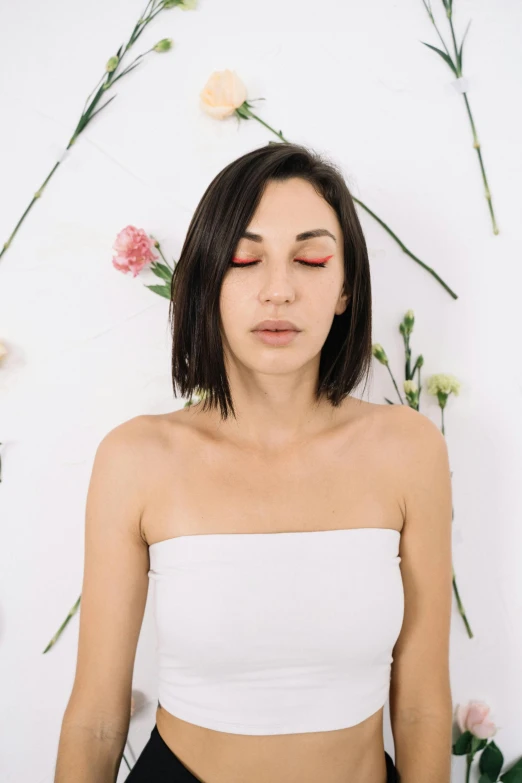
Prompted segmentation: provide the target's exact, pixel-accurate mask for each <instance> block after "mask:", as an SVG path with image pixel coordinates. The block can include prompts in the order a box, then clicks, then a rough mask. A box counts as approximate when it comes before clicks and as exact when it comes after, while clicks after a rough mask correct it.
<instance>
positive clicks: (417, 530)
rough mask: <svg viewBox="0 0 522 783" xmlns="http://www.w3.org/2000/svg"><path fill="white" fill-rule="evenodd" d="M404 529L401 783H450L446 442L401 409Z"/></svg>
mask: <svg viewBox="0 0 522 783" xmlns="http://www.w3.org/2000/svg"><path fill="white" fill-rule="evenodd" d="M394 415H395V416H396V418H395V422H396V424H397V426H398V431H397V434H398V438H399V441H400V444H401V448H402V449H403V450H404V451H403V452H402V454H401V459H400V463H401V471H402V477H403V481H402V487H403V498H402V499H403V511H404V526H403V530H402V535H401V543H400V552H399V554H400V556H401V563H400V568H401V575H402V581H403V586H404V606H405V609H404V620H403V625H402V628H401V633H400V635H399V638H398V640H397V642H396V644H395V647H394V649H393V664H392V674H391V683H390V721H391V725H392V733H393V739H394V745H395V766H396V767H397V770H398V772H399V775H400V780H401V783H419V781H422V783H450V774H451V749H452V722H453V720H452V719H453V706H452V696H451V688H450V674H449V636H450V622H451V607H452V579H453V567H452V490H451V475H450V468H449V458H448V450H447V446H446V439H445V437H444V435H443V434H442V433H441V431H440V430H439V429H438V427H437V426H436V425H435V424H434V423H433V422H432V421H431V419H429V418H428V417H427V416H425V415H424V414H422V413H420V412H418V411H415V410H414V409H412V408H409V407H407V406H397V411H396V414H394Z"/></svg>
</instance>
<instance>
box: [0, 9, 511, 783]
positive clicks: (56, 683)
mask: <svg viewBox="0 0 522 783" xmlns="http://www.w3.org/2000/svg"><path fill="white" fill-rule="evenodd" d="M1 5H2V9H1V10H2V25H1V26H0V52H1V54H0V107H1V108H0V111H1V114H2V122H1V126H0V127H1V131H0V245H2V244H3V243H4V241H5V240H6V239H7V237H8V236H9V234H10V233H11V231H12V229H13V228H14V226H15V224H16V222H17V221H18V219H19V217H20V216H21V214H22V212H23V211H24V209H25V208H26V206H27V204H28V203H29V201H30V199H31V197H32V194H33V193H34V192H35V191H36V189H37V188H38V187H39V186H40V184H41V183H42V181H43V179H44V178H45V176H46V175H47V174H48V172H49V171H50V169H51V168H52V166H53V165H54V163H55V161H56V159H57V157H58V156H59V154H60V152H61V150H63V148H64V147H65V145H66V143H67V141H68V139H69V138H70V136H71V134H72V131H73V129H74V127H75V125H76V122H77V120H78V118H79V115H80V113H81V110H82V107H83V105H84V102H85V99H86V98H87V95H88V94H89V93H90V92H91V90H92V89H93V88H94V86H95V85H96V83H97V81H98V80H99V78H100V77H101V75H102V73H103V69H104V67H105V63H106V61H107V60H108V58H109V57H110V56H111V55H112V54H113V53H115V52H116V50H117V49H118V47H119V46H120V44H121V43H123V42H124V41H125V40H127V38H128V35H129V34H130V32H131V30H132V28H133V26H134V24H135V22H136V21H137V19H138V17H139V15H140V13H141V12H142V11H143V10H144V7H145V5H146V3H145V0H127V2H125V3H121V2H117V1H116V0H104V1H103V2H102V0H91V2H90V3H70V2H67V1H66V0H48V2H46V3H44V4H42V3H39V2H36V0H26V1H25V2H23V3H8V2H7V0H3V3H1ZM432 6H433V9H434V11H435V13H436V14H437V15H438V19H439V22H440V26H441V30H442V31H443V34H444V35H445V37H446V38H447V39H448V34H449V28H448V25H447V23H446V20H445V19H444V16H443V13H442V3H441V2H439V0H433V2H432ZM454 6H455V8H454V21H455V26H456V29H457V32H458V34H459V37H461V36H462V33H463V32H464V29H465V27H466V24H467V22H468V20H469V19H470V18H472V19H473V21H472V24H471V27H470V30H469V32H468V37H467V40H466V44H465V54H464V71H465V74H466V75H467V77H468V79H469V84H470V86H469V93H468V96H469V100H470V103H471V107H472V111H473V113H474V118H475V121H476V125H477V130H478V135H479V139H480V141H481V144H482V152H483V156H484V162H485V166H486V172H487V175H488V177H489V183H490V188H491V192H492V195H493V204H494V208H495V211H496V216H497V221H498V225H499V228H500V234H499V235H498V236H494V235H493V233H492V229H491V221H490V217H489V213H488V210H487V203H486V200H485V198H484V195H483V187H482V180H481V177H480V171H479V166H478V160H477V155H476V152H475V150H474V149H473V148H472V139H471V131H470V125H469V121H468V118H467V115H466V112H465V106H464V101H463V99H462V97H461V96H460V95H459V94H458V93H457V92H456V91H455V90H454V88H453V86H452V85H451V81H452V79H453V77H452V74H451V72H450V70H449V68H448V67H447V66H446V65H445V64H444V63H443V62H442V60H441V58H440V57H439V56H438V55H437V54H435V53H434V52H432V51H431V50H429V49H428V48H427V47H426V46H423V45H422V43H420V41H426V42H428V43H431V44H433V45H435V46H436V45H438V39H437V37H436V33H435V31H434V29H433V26H432V25H431V23H430V21H429V18H428V16H427V14H426V11H425V9H424V6H423V4H422V0H397V1H396V2H390V0H373V2H372V3H361V2H356V0H349V1H348V2H340V0H339V1H338V2H335V1H334V0H323V2H321V3H318V2H310V0H283V2H281V0H277V1H276V0H264V2H263V3H254V2H251V1H250V2H243V1H242V0H219V2H218V1H216V2H210V0H199V7H198V9H197V10H196V11H186V12H182V11H180V10H177V9H174V10H171V11H168V12H167V11H165V12H163V13H161V14H160V15H159V16H158V18H157V19H156V20H155V22H154V23H153V24H152V25H150V26H149V27H148V28H147V30H146V32H145V33H144V34H143V35H142V37H141V38H140V39H139V42H138V44H137V45H136V46H135V48H134V50H133V54H132V58H133V57H134V56H135V55H136V54H137V53H139V52H141V51H144V50H145V49H147V48H149V47H150V46H152V45H154V44H155V43H156V42H157V41H158V40H159V39H161V38H164V37H172V38H173V39H174V42H175V45H174V49H173V50H172V51H171V52H170V53H168V54H163V55H151V56H150V57H149V58H147V59H146V61H145V63H144V64H143V65H142V66H141V67H140V68H138V69H136V70H135V71H134V72H133V73H131V74H130V75H129V76H126V77H125V78H122V79H121V80H120V81H119V82H118V83H117V85H116V87H115V90H114V92H113V91H111V93H110V95H112V94H114V93H117V94H118V97H117V98H116V99H115V100H114V101H113V102H112V103H111V105H110V106H109V108H108V109H105V110H104V111H103V112H101V113H100V115H99V116H98V117H97V118H96V119H95V120H94V121H93V122H92V124H90V125H89V126H88V129H87V130H86V131H85V132H84V133H83V135H82V137H80V139H79V140H78V142H77V144H76V145H75V148H74V149H73V150H72V152H71V154H70V155H69V156H68V157H67V158H66V160H65V161H64V163H63V164H62V165H61V167H60V169H59V170H58V172H57V173H56V174H55V176H54V177H53V179H52V181H51V183H50V185H49V186H48V188H47V189H46V191H45V193H44V195H43V197H42V198H41V199H40V201H39V202H38V203H37V204H36V205H35V206H34V207H33V209H32V211H31V212H30V214H29V217H28V218H27V219H26V220H25V222H24V224H23V226H22V228H21V230H20V232H19V234H18V235H17V237H16V238H15V240H14V242H13V245H12V247H11V248H10V249H9V250H8V252H7V253H6V254H5V255H4V257H3V258H1V259H0V339H1V340H3V341H4V342H5V343H6V345H7V347H8V349H9V356H8V357H7V358H6V360H5V361H4V363H3V365H2V366H1V367H0V441H1V442H2V443H3V446H2V460H3V471H2V474H3V475H2V478H3V480H2V483H1V484H0V514H1V534H2V541H3V546H2V547H1V549H0V693H1V694H2V696H1V702H2V707H1V714H0V770H1V772H0V778H1V779H2V781H3V783H27V782H28V781H31V782H32V783H51V781H52V780H53V774H54V765H55V760H56V752H57V743H58V735H59V731H60V725H61V720H62V717H63V712H64V709H65V706H66V704H67V700H68V698H69V695H70V690H71V687H72V682H73V677H74V671H75V664H76V652H77V642H78V619H79V615H78V614H77V615H76V616H75V617H74V618H73V620H72V621H71V622H70V624H69V626H68V627H67V629H66V630H65V632H64V633H63V635H62V637H61V638H60V640H59V642H58V643H57V644H56V646H55V647H54V649H52V650H51V651H50V652H49V653H47V654H46V655H43V654H42V651H43V650H44V648H45V646H46V645H47V643H48V641H49V640H50V638H51V637H52V635H53V634H54V633H55V631H56V630H57V629H58V627H59V626H60V624H61V623H62V621H63V619H64V618H65V616H66V614H67V612H68V610H69V609H70V608H71V607H72V605H73V604H74V602H75V601H76V599H77V597H78V595H79V593H80V590H81V583H82V569H83V546H84V539H83V536H84V504H85V495H86V490H87V484H88V481H89V476H90V472H91V468H92V460H93V457H94V453H95V450H96V447H97V445H98V443H99V442H100V440H101V439H102V438H103V436H104V435H105V434H106V433H107V432H108V431H109V430H110V429H111V428H113V427H114V426H116V425H117V424H119V423H120V422H122V421H124V420H127V419H129V418H131V417H133V416H136V415H138V414H142V413H159V412H163V411H168V410H173V409H176V408H179V407H181V405H182V404H183V401H182V400H180V399H177V400H176V399H174V398H173V395H172V391H171V383H170V374H169V373H170V355H169V349H170V341H169V329H168V322H167V311H168V302H167V300H165V299H162V298H160V297H158V296H156V295H155V294H152V293H151V292H150V291H148V290H147V289H146V288H145V287H144V285H143V279H142V278H137V279H132V278H131V277H130V276H124V275H122V274H120V273H118V272H117V271H116V270H115V269H114V268H113V267H112V264H111V257H112V250H111V247H112V243H113V241H114V239H115V236H116V234H117V232H118V231H120V230H121V229H122V228H123V227H124V226H126V225H127V224H129V223H132V224H134V225H136V226H138V227H141V228H144V229H145V230H146V231H147V232H149V233H152V234H154V235H155V236H156V237H157V238H158V239H159V240H160V242H161V243H162V247H163V249H164V251H165V253H166V254H167V255H168V256H169V257H170V258H173V259H176V258H177V254H178V253H179V250H180V248H181V245H182V243H183V239H184V236H185V232H186V229H187V227H188V223H189V221H190V218H191V215H192V213H193V210H194V209H195V207H196V205H197V203H198V201H199V199H200V198H201V196H202V194H203V191H204V190H205V188H206V187H207V185H208V184H209V182H210V181H211V179H212V178H213V177H214V176H215V175H216V174H217V173H218V171H220V170H221V169H222V168H223V167H224V166H225V165H226V164H228V163H229V162H230V161H231V160H233V159H234V158H236V157H238V156H239V155H241V154H243V153H245V152H247V151H249V150H251V149H253V148H256V147H258V146H261V145H264V144H266V143H267V142H268V141H269V140H275V136H274V135H273V134H271V133H269V131H268V130H266V129H265V128H263V127H262V126H261V125H260V124H259V123H257V122H255V121H253V120H252V121H249V122H246V121H242V122H241V123H240V125H239V127H238V123H237V121H236V119H235V118H231V119H228V120H225V121H218V120H214V119H211V118H210V117H208V116H207V115H205V114H204V113H203V112H202V111H201V110H200V108H199V97H198V96H199V91H200V90H201V89H202V87H203V86H204V84H205V82H206V80H207V79H208V77H209V76H210V74H211V73H212V71H214V70H223V69H225V68H230V69H233V70H235V71H236V73H237V74H238V75H239V76H240V78H241V79H242V80H243V81H244V82H245V84H246V85H247V88H248V95H249V98H257V97H264V98H265V100H264V101H260V102H259V103H256V104H255V107H256V108H255V111H256V112H257V113H258V114H259V115H260V116H261V117H262V118H263V119H264V120H265V121H266V122H268V123H269V124H271V125H272V126H273V127H275V128H276V130H279V129H281V130H282V131H283V133H284V135H285V136H286V138H287V139H289V140H291V141H298V142H301V143H304V144H307V145H310V146H311V147H313V148H314V149H317V150H319V151H322V152H325V153H327V154H328V155H329V156H331V157H332V159H334V160H335V161H336V162H339V163H340V164H341V165H342V167H343V171H344V173H345V175H346V178H347V181H348V184H349V186H350V187H351V188H352V191H353V193H354V195H355V196H357V197H358V198H360V199H361V200H362V201H364V202H365V203H366V204H367V205H368V206H370V208H371V209H372V210H373V211H375V212H376V213H377V214H378V215H379V217H381V218H382V219H383V220H384V221H385V222H387V223H388V225H389V226H390V227H391V228H392V229H393V230H394V231H395V232H396V233H397V235H398V236H399V237H400V238H401V240H402V241H404V242H405V244H406V245H407V247H409V248H410V249H411V250H412V252H414V253H415V254H417V255H418V256H420V258H422V260H423V261H424V262H425V263H427V264H428V265H429V266H432V267H433V268H435V269H436V271H437V272H438V274H439V275H440V276H441V277H442V278H443V279H444V280H445V281H446V282H447V283H448V284H449V285H450V286H451V287H452V288H453V289H454V290H455V291H456V292H457V294H458V295H459V298H458V300H456V301H454V300H453V299H452V298H450V296H449V295H448V294H447V293H446V292H445V291H444V290H443V288H442V287H441V286H440V285H439V284H438V283H437V282H436V281H435V280H434V279H433V278H432V277H431V276H430V275H428V274H427V273H426V272H425V271H424V270H423V269H421V268H420V267H419V266H418V265H417V264H415V263H414V261H413V260H412V259H411V258H409V257H408V256H407V255H405V254H404V253H403V252H402V251H401V250H400V248H399V247H398V245H397V244H396V243H395V242H394V241H393V240H392V238H391V237H390V236H389V235H388V234H387V233H386V232H385V231H384V230H383V229H382V228H381V227H380V226H379V224H378V223H377V222H376V221H375V220H373V219H372V218H371V217H370V216H369V215H368V214H367V213H366V212H365V211H364V210H362V209H360V208H359V210H358V214H359V216H360V220H361V223H362V225H363V229H364V232H365V236H366V239H367V243H368V247H369V254H370V260H371V265H372V283H373V305H374V331H373V341H374V342H380V343H382V344H383V345H384V347H385V349H386V351H387V353H388V355H389V356H390V359H391V362H392V367H393V371H394V374H395V377H396V378H397V379H398V380H401V381H402V380H403V377H404V376H403V372H402V367H403V362H404V352H403V347H402V341H401V337H400V335H399V333H398V331H397V328H398V324H399V322H400V320H401V319H402V317H403V315H404V313H405V311H406V310H407V309H409V308H411V309H413V310H414V312H415V317H416V323H415V330H414V333H413V336H412V351H413V359H415V358H416V356H417V355H418V353H422V354H423V356H424V360H425V365H424V368H423V379H426V378H427V377H428V375H430V374H432V373H435V372H449V373H453V374H455V375H457V377H458V378H459V379H460V380H461V382H462V389H461V394H460V396H459V397H457V398H450V402H449V404H448V407H447V410H446V434H447V441H448V447H449V452H450V461H451V468H452V470H453V493H454V508H455V521H454V568H455V573H456V575H457V582H458V586H459V589H460V593H461V597H462V600H463V602H464V606H465V609H466V611H467V615H468V618H469V621H470V623H471V627H472V629H473V632H474V634H475V636H474V638H473V639H471V640H470V639H469V638H468V637H467V635H466V632H465V629H464V625H463V622H462V620H461V618H460V615H459V614H458V611H457V608H456V605H455V603H454V611H453V622H452V635H451V677H452V692H453V699H454V704H455V705H456V704H458V703H466V702H467V701H468V700H470V699H483V700H484V701H486V702H487V703H488V704H490V706H491V710H492V717H493V719H494V720H496V722H497V724H498V725H499V726H500V727H501V728H500V729H499V732H498V734H497V736H496V737H495V741H496V742H497V743H498V744H499V745H500V747H501V749H502V751H503V753H504V755H505V760H506V764H509V765H511V764H512V763H513V762H514V761H515V760H516V759H517V758H518V757H519V756H520V755H521V754H522V744H521V743H522V740H521V737H522V717H521V715H520V704H521V703H522V674H521V669H520V665H519V663H518V662H519V661H520V660H522V622H521V617H522V577H521V571H520V554H521V550H522V526H521V524H520V518H521V513H522V500H521V493H520V472H521V469H522V458H521V448H520V447H521V443H522V423H521V422H522V419H521V414H520V404H521V395H522V372H521V369H520V363H519V345H520V335H521V329H520V327H521V305H520V291H521V283H522V275H521V249H522V242H521V235H522V229H521V221H520V215H521V199H520V181H521V179H522V158H521V152H520V149H521V148H520V139H521V138H522V129H521V124H522V123H521V119H522V117H521V104H520V89H521V80H522V73H521V71H522V62H521V59H520V36H521V32H522V7H521V6H520V3H519V2H518V0H495V3H491V2H489V0H475V1H474V2H471V0H455V3H454ZM132 58H130V59H132ZM130 59H129V62H130ZM146 282H147V283H149V282H151V281H150V280H149V279H147V280H146ZM154 282H157V281H156V280H155V279H154ZM385 395H386V396H389V397H391V398H392V399H395V395H394V393H393V388H392V386H391V383H390V380H389V376H388V374H387V373H386V371H385V368H384V367H382V366H381V365H379V364H377V363H376V362H375V365H374V370H373V383H372V386H371V389H370V391H369V393H368V391H367V392H366V393H365V398H366V399H370V400H372V401H374V402H381V403H384V396H385ZM421 399H422V402H421V410H422V412H424V413H426V414H427V415H429V416H430V417H431V418H432V419H433V420H434V421H436V422H437V424H440V417H439V409H438V407H437V405H436V403H435V402H434V401H433V399H432V398H428V396H427V394H426V393H425V392H424V393H423V396H422V398H421ZM150 597H151V596H150V593H149V602H148V604H147V609H146V612H145V618H144V623H143V628H142V633H141V636H140V641H139V645H138V651H137V657H136V665H135V671H134V684H133V687H134V688H137V689H139V690H141V691H143V692H144V693H145V694H146V696H147V699H148V703H147V706H146V708H145V709H144V710H143V711H142V712H140V713H138V714H137V715H136V716H135V717H134V718H133V719H132V721H131V727H130V731H129V743H130V745H131V747H132V749H133V751H134V755H135V757H136V756H137V755H138V754H139V752H140V751H141V749H142V747H143V745H144V744H145V742H146V741H147V739H148V737H149V735H150V731H151V729H152V727H153V725H154V717H155V715H154V713H155V706H156V695H157V691H156V662H155V635H154V626H153V621H152V617H151V606H150ZM180 600H182V597H180ZM385 746H386V748H387V749H388V750H389V752H390V753H392V754H393V739H392V735H391V731H390V725H389V719H388V712H387V710H386V711H385ZM126 752H127V751H126ZM129 756H130V754H129ZM464 770H465V760H464V759H463V758H459V759H455V758H454V759H453V775H452V780H454V781H463V780H464V774H465V773H464ZM125 777H126V769H125V765H124V764H122V767H121V769H120V775H119V777H118V783H121V781H123V780H124V779H125ZM472 780H478V776H477V773H476V771H475V770H473V773H472Z"/></svg>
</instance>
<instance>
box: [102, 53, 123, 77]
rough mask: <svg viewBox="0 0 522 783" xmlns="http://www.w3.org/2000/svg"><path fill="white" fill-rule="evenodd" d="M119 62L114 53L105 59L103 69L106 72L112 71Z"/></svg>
mask: <svg viewBox="0 0 522 783" xmlns="http://www.w3.org/2000/svg"><path fill="white" fill-rule="evenodd" d="M119 62H120V58H119V57H116V55H114V57H110V58H109V59H108V60H107V65H106V66H105V70H106V71H107V73H112V72H113V71H115V70H116V68H117V67H118V63H119Z"/></svg>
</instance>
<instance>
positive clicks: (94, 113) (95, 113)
mask: <svg viewBox="0 0 522 783" xmlns="http://www.w3.org/2000/svg"><path fill="white" fill-rule="evenodd" d="M115 97H116V96H115V95H113V96H112V98H109V100H108V101H107V103H104V104H103V105H102V106H100V108H99V109H96V111H95V112H93V113H92V114H91V115H90V117H89V119H88V120H87V122H86V123H85V125H88V124H89V122H90V121H91V120H92V118H93V117H96V115H97V114H99V113H100V112H101V110H102V109H105V107H106V106H108V105H109V103H110V102H111V101H113V100H114V99H115ZM84 127H85V126H84Z"/></svg>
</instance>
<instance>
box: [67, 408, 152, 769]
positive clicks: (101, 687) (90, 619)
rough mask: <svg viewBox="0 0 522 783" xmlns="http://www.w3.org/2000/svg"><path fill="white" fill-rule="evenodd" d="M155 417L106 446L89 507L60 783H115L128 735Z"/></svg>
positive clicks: (99, 454) (112, 435)
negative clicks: (147, 479)
mask: <svg viewBox="0 0 522 783" xmlns="http://www.w3.org/2000/svg"><path fill="white" fill-rule="evenodd" d="M150 431H151V424H150V418H149V417H146V416H137V417H135V418H134V419H130V420H129V421H127V422H124V423H123V424H120V425H119V426H117V427H116V428H115V429H113V430H111V431H110V432H109V433H108V434H107V435H106V436H105V437H104V439H103V440H102V441H101V443H100V444H99V446H98V448H97V451H96V455H95V458H94V464H93V469H92V475H91V479H90V483H89V488H88V492H87V500H86V513H85V554H84V572H83V586H82V596H81V603H80V627H79V639H78V657H77V663H76V673H75V678H74V684H73V688H72V692H71V696H70V698H69V702H68V704H67V707H66V710H65V713H64V717H63V721H62V727H61V732H60V739H59V745H58V756H57V762H56V771H55V779H54V783H114V782H115V781H116V778H117V775H118V769H119V766H120V762H121V758H122V755H123V751H124V748H125V743H126V741H127V733H128V730H129V723H130V708H131V695H132V676H133V670H134V660H135V656H136V648H137V644H138V638H139V634H140V630H141V625H142V621H143V614H144V611H145V604H146V600H147V591H148V570H149V562H150V561H149V553H148V547H147V544H146V542H145V541H144V539H143V538H142V537H141V531H140V521H141V515H142V511H143V506H144V499H145V477H146V465H147V452H148V451H149V452H150V447H151V445H150V444H151V437H150Z"/></svg>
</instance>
